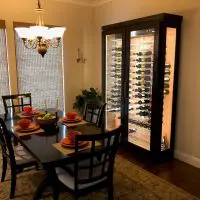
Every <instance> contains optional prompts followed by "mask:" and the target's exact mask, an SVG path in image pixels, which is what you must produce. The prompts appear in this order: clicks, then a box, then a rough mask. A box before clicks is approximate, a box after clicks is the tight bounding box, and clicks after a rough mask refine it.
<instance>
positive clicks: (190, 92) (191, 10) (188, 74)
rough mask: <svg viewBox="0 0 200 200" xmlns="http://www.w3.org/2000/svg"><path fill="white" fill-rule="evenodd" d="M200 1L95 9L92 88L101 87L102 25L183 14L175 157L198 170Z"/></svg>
mask: <svg viewBox="0 0 200 200" xmlns="http://www.w3.org/2000/svg"><path fill="white" fill-rule="evenodd" d="M199 7H200V1H199V0H196V1H183V0H176V1H174V0H167V1H160V0H151V1H149V0H140V1H136V0H123V1H121V0H113V1H112V2H110V3H107V4H104V5H102V6H99V7H96V8H95V9H94V20H95V21H94V36H93V45H94V49H95V50H94V51H93V58H94V61H93V62H94V63H95V65H94V66H93V68H92V70H93V72H92V73H93V74H95V76H93V77H94V78H93V85H95V86H98V87H100V85H101V76H100V74H101V26H102V25H107V24H111V23H116V22H120V21H126V20H131V19H135V18H139V17H143V16H148V15H152V14H159V13H162V12H168V13H175V14H180V15H183V17H184V22H183V29H182V30H183V32H182V42H181V63H180V78H179V90H178V110H177V126H176V147H175V148H176V149H175V150H176V151H175V155H176V157H178V158H179V159H182V160H184V161H186V162H188V163H190V164H193V165H196V166H198V167H200V127H199V124H200V122H199V120H200V117H199V116H200V103H199V102H200V78H199V76H200V50H199V47H200V39H199V36H200V23H199V20H200V8H199Z"/></svg>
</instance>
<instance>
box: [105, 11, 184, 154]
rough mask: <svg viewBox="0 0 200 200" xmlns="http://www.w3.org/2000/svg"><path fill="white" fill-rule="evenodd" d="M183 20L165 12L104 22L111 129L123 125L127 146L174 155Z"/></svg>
mask: <svg viewBox="0 0 200 200" xmlns="http://www.w3.org/2000/svg"><path fill="white" fill-rule="evenodd" d="M181 22H182V17H181V16H177V15H171V14H159V15H155V16H150V17H145V18H141V19H136V20H131V21H128V22H121V23H118V24H112V25H107V26H103V27H102V48H103V57H102V60H103V67H102V74H103V77H102V86H103V87H102V91H103V94H104V96H105V101H106V103H107V108H106V119H105V121H106V129H109V130H110V129H114V128H116V127H117V126H118V125H119V124H123V127H124V133H123V140H124V142H125V144H126V146H127V147H130V146H131V147H133V148H134V150H138V151H139V150H141V152H146V153H147V154H150V155H151V156H153V157H159V158H161V157H165V156H166V157H171V158H172V157H173V152H174V140H175V116H176V115H175V112H176V98H177V82H178V67H179V46H180V33H181ZM134 152H137V151H134Z"/></svg>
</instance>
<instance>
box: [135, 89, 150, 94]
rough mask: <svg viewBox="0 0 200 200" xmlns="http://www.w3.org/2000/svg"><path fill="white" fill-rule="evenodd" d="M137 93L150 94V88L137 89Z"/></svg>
mask: <svg viewBox="0 0 200 200" xmlns="http://www.w3.org/2000/svg"><path fill="white" fill-rule="evenodd" d="M135 92H140V93H142V92H150V88H137V89H135Z"/></svg>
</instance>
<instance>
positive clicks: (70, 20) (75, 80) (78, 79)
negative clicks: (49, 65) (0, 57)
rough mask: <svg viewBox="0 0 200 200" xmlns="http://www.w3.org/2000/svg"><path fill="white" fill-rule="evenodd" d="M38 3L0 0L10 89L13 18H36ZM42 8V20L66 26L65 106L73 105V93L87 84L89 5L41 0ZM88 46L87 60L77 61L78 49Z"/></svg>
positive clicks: (13, 71) (13, 68) (13, 82)
mask: <svg viewBox="0 0 200 200" xmlns="http://www.w3.org/2000/svg"><path fill="white" fill-rule="evenodd" d="M36 6H37V4H36V1H35V0H7V1H0V19H2V20H5V21H6V28H7V41H8V58H9V60H8V61H9V69H10V72H11V89H12V93H13V94H14V93H17V84H16V59H15V46H14V32H13V21H17V22H29V23H35V22H36V15H35V13H34V9H35V8H36ZM42 7H43V8H44V9H45V15H44V21H45V23H46V24H52V25H59V26H65V27H66V28H67V30H66V32H65V35H64V75H65V96H66V97H67V98H66V108H67V110H70V109H72V104H73V101H74V98H75V95H77V94H78V93H80V89H82V88H83V87H85V84H88V85H89V83H88V82H89V77H87V76H85V77H87V80H86V81H84V74H85V73H87V71H88V70H89V69H90V67H91V66H90V63H91V62H90V59H89V57H91V56H90V53H91V44H90V43H88V42H86V41H88V33H90V34H91V29H92V19H93V18H92V9H91V8H90V7H84V9H83V7H82V6H78V5H73V4H66V3H60V2H56V1H55V0H54V1H53V0H42ZM78 48H80V49H81V50H82V51H84V50H87V52H86V53H85V54H86V57H88V63H86V64H85V65H84V66H83V64H77V62H76V55H77V52H76V51H77V49H78Z"/></svg>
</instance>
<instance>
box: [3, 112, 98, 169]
mask: <svg viewBox="0 0 200 200" xmlns="http://www.w3.org/2000/svg"><path fill="white" fill-rule="evenodd" d="M50 112H53V110H52V109H51V110H50ZM64 115H65V113H63V112H59V114H58V117H59V118H60V117H62V116H64ZM0 117H1V118H3V119H4V121H5V123H6V126H7V129H8V130H9V131H10V132H11V133H12V134H14V136H15V137H17V138H18V140H19V142H20V143H21V144H22V145H23V146H24V148H25V149H26V150H27V151H29V153H30V154H32V155H33V156H34V157H35V158H36V159H37V160H38V161H39V162H40V163H41V164H43V165H46V164H51V163H55V162H57V161H59V160H62V159H64V158H69V162H71V161H72V159H74V158H73V155H64V154H63V153H61V152H60V151H58V150H57V149H56V148H55V147H53V145H52V144H54V143H56V142H59V141H60V140H61V139H63V138H65V137H66V136H67V132H68V131H69V128H67V127H66V126H65V125H63V124H59V123H58V126H57V128H55V127H51V128H48V129H44V130H45V133H42V134H38V135H28V136H23V137H18V136H17V135H15V133H14V131H13V127H14V125H16V124H17V121H18V120H19V119H20V118H19V117H18V116H7V117H6V118H5V117H4V116H2V115H1V116H0ZM78 130H79V131H81V132H82V133H83V134H97V133H101V129H100V128H98V127H96V126H95V125H93V124H89V123H88V124H83V125H80V126H79V127H78ZM66 160H67V159H66Z"/></svg>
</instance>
